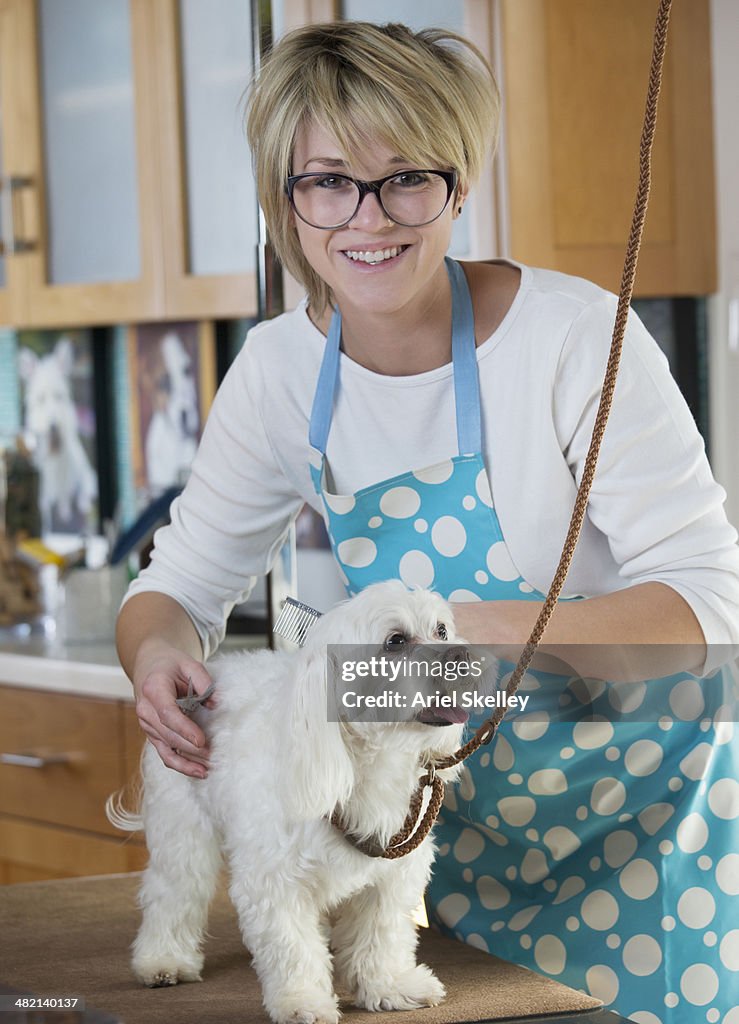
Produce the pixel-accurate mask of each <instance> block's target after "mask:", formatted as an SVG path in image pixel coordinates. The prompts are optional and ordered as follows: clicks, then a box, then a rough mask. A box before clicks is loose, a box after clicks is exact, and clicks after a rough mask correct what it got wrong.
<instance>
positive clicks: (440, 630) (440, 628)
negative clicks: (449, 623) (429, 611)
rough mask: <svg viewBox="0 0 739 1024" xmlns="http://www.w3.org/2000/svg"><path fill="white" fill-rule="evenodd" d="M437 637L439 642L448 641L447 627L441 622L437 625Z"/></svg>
mask: <svg viewBox="0 0 739 1024" xmlns="http://www.w3.org/2000/svg"><path fill="white" fill-rule="evenodd" d="M436 636H437V637H438V639H439V640H446V639H448V637H449V634H448V633H447V631H446V626H445V625H444V623H443V622H439V623H438V624H437V626H436Z"/></svg>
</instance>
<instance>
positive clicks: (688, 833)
mask: <svg viewBox="0 0 739 1024" xmlns="http://www.w3.org/2000/svg"><path fill="white" fill-rule="evenodd" d="M446 265H447V272H448V274H449V278H450V282H451V286H452V360H453V368H454V376H453V380H454V393H455V402H456V425H457V441H458V454H456V455H454V456H451V457H450V458H449V459H447V460H446V461H444V462H442V463H439V464H437V465H433V466H429V467H427V468H424V469H419V470H415V471H413V472H408V473H403V474H400V475H398V476H395V477H392V478H391V479H389V480H384V481H381V482H380V483H377V484H373V485H371V486H368V487H364V488H362V489H361V490H359V491H357V492H356V493H354V494H346V495H344V494H336V493H332V491H331V489H330V487H331V480H332V477H331V473H330V468H329V466H328V463H327V460H326V454H325V453H326V443H327V440H328V434H329V430H330V426H331V417H332V412H333V400H334V395H335V392H336V389H337V387H338V384H339V352H340V341H341V316H340V314H339V312H338V311H337V312H336V313H335V314H334V316H333V319H332V321H331V326H330V330H329V334H328V339H327V343H326V348H325V354H324V358H323V363H322V366H321V370H320V374H319V378H318V384H317V388H316V394H315V398H314V403H313V409H312V415H311V421H310V435H309V436H310V443H311V445H312V447H313V448H314V449H315V451H316V452H317V453H318V454H319V455H320V468H318V467H316V466H311V472H312V476H313V482H314V485H315V487H316V491H317V492H318V493H319V494H320V496H321V498H322V501H323V507H324V513H325V518H326V522H327V527H328V532H329V537H330V540H331V545H332V549H333V552H334V555H335V557H336V560H337V562H338V565H339V567H340V570H341V573H342V575H343V578H344V581H345V584H346V586H347V590H348V592H349V594H353V593H356V592H358V591H359V590H361V589H362V588H363V587H365V586H367V585H368V584H370V583H374V582H378V581H381V580H386V579H401V580H403V581H404V582H405V583H407V584H420V585H423V586H428V587H431V588H432V589H434V590H435V591H437V592H438V593H440V594H441V595H442V596H443V597H445V598H446V599H448V600H451V601H472V600H483V601H496V600H535V601H541V600H543V595H542V594H541V593H539V592H537V591H536V590H535V589H534V588H533V587H532V586H530V585H529V584H528V583H527V582H526V581H525V580H524V579H523V578H522V577H521V575H520V574H519V572H518V570H517V569H516V567H515V566H514V564H513V561H512V559H511V557H510V554H509V552H508V549H507V547H506V543H505V538H504V537H503V534H502V531H501V528H500V523H499V522H498V517H497V515H496V512H495V509H494V507H493V499H492V495H491V489H490V486H489V483H488V475H487V471H486V468H485V464H484V461H483V457H482V440H481V438H482V435H481V418H480V395H479V385H478V376H477V359H476V349H475V338H474V321H473V313H472V304H471V301H470V296H469V291H468V288H467V284H466V279H465V276H464V273H463V272H462V270H461V268H460V267H459V265H458V264H457V263H455V262H454V261H452V260H447V261H446ZM492 457H494V453H492ZM512 668H513V666H512V665H510V664H509V665H505V664H503V665H502V666H501V673H502V679H501V684H503V685H504V683H505V675H506V674H507V673H509V672H510V671H512ZM717 683H718V684H719V685H716V684H717ZM731 684H732V680H731V679H728V680H726V679H724V678H723V676H721V675H720V674H719V678H716V677H714V679H711V680H697V679H695V678H694V677H692V676H690V675H687V674H680V675H676V676H672V677H670V678H668V679H663V680H652V681H650V682H648V683H635V684H619V683H607V682H601V681H598V680H583V679H580V678H577V677H573V678H569V677H566V676H562V675H551V674H549V673H545V672H541V671H529V672H528V673H527V674H526V676H525V677H524V680H523V681H522V685H521V690H520V692H521V693H529V694H530V695H531V697H532V699H531V700H530V701H529V705H528V708H527V709H526V710H525V711H523V712H520V713H518V714H512V713H509V715H507V716H506V718H505V719H504V720H503V722H502V724H501V726H500V728H499V731H498V733H497V735H496V737H495V739H494V740H493V742H492V744H491V745H490V747H482V748H481V749H480V750H479V751H478V752H477V753H476V754H475V755H473V756H472V757H471V758H469V759H468V760H467V762H466V767H465V771H464V775H463V778H462V781H461V783H460V784H459V785H458V786H457V787H455V788H454V789H452V788H451V787H449V788H448V791H447V797H446V800H445V805H444V807H443V809H442V815H441V816H440V818H439V822H438V825H437V827H436V830H435V835H436V841H437V844H438V846H439V856H438V858H437V862H436V866H435V869H434V876H433V879H432V882H431V886H430V890H429V894H428V906H429V917H430V920H431V922H432V924H434V925H435V926H436V927H438V928H440V929H441V930H443V931H445V932H447V933H448V934H451V935H454V936H456V937H457V938H458V939H460V940H462V941H465V942H468V943H470V944H471V945H474V946H476V947H478V948H480V949H483V950H488V951H489V952H491V953H495V954H496V955H498V956H501V957H504V958H506V959H509V960H513V961H516V962H518V963H522V964H524V965H526V966H528V967H531V968H533V969H534V970H538V971H540V972H542V973H544V974H546V975H549V976H550V977H553V978H556V979H558V980H560V981H562V982H564V983H565V984H568V985H570V986H572V987H573V988H577V989H582V990H584V991H587V992H590V993H591V994H593V995H595V996H597V997H599V998H601V999H602V1000H603V1001H604V1003H605V1004H606V1006H612V1007H614V1008H616V1009H618V1010H619V1012H621V1013H622V1014H624V1015H626V1016H629V1017H630V1018H631V1019H632V1020H634V1021H637V1022H639V1024H697V1022H702V1021H704V1020H705V1021H706V1022H708V1024H739V1009H738V1008H737V1004H739V782H738V781H737V776H738V775H739V770H738V769H739V755H738V749H737V745H738V744H739V735H736V736H735V734H734V720H735V719H736V714H735V707H736V698H735V696H734V697H733V700H732V697H731V696H730V697H728V698H727V696H726V694H727V690H728V686H730V685H731ZM652 695H657V698H658V700H659V702H660V705H661V706H660V707H657V706H656V704H655V700H654V699H653V697H652ZM480 721H481V719H478V720H476V721H472V722H471V725H472V726H476V725H478V724H479V722H480Z"/></svg>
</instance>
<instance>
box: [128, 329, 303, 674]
mask: <svg viewBox="0 0 739 1024" xmlns="http://www.w3.org/2000/svg"><path fill="white" fill-rule="evenodd" d="M264 398H265V384H264V383H263V381H262V378H261V375H260V373H259V367H258V365H257V361H256V359H255V358H254V357H253V355H252V354H251V351H250V345H249V339H248V337H247V341H246V343H245V345H244V347H243V348H242V350H241V352H240V353H239V355H238V356H237V358H236V360H235V361H234V363H233V364H232V366H231V367H230V369H229V371H228V373H227V374H226V376H225V378H224V380H223V383H222V384H221V386H220V388H219V389H218V393H217V394H216V397H215V400H214V402H213V405H212V408H211V411H210V414H209V416H208V419H207V422H206V425H205V429H204V431H203V436H202V440H201V442H200V446H199V448H198V452H197V454H196V456H195V459H194V461H193V465H192V470H191V473H190V477H189V479H188V481H187V484H186V486H185V488H184V490H183V492H182V494H181V495H180V496H179V497H178V498H176V499H175V501H174V502H173V503H172V507H171V509H170V519H171V522H170V523H169V524H168V525H167V526H164V527H162V528H161V529H159V530H157V532H156V534H155V535H154V550H153V554H152V559H151V563H150V565H149V566H147V568H146V569H144V570H143V571H142V572H141V573H140V574H139V576H138V578H137V579H136V580H134V581H133V583H132V584H131V587H130V588H129V591H128V594H127V595H126V600H128V599H129V598H130V597H132V596H133V595H134V594H140V593H144V592H145V591H155V592H159V593H164V594H167V595H169V596H170V597H172V598H174V599H175V600H176V601H177V602H178V603H179V604H180V605H182V607H183V608H184V609H185V611H186V612H187V613H188V615H189V616H190V618H191V619H192V621H193V624H194V626H195V628H196V629H197V631H198V634H199V636H200V639H201V641H202V644H203V657H204V659H205V658H208V657H209V656H210V654H212V653H213V651H214V650H215V648H216V647H217V646H218V644H219V643H220V642H221V640H222V639H223V636H224V633H225V623H226V619H227V618H228V615H229V614H230V612H231V609H232V608H233V606H234V604H236V603H239V602H241V601H244V600H246V598H247V597H248V596H249V593H250V592H251V590H252V588H253V586H254V583H255V582H256V577H258V576H260V575H263V574H265V573H267V572H269V570H270V568H271V566H272V563H273V561H274V559H275V557H276V555H277V553H278V552H279V550H280V548H281V546H282V544H283V542H284V540H285V537H286V535H287V532H288V529H289V527H290V524H291V522H292V521H293V519H294V518H295V517H296V516H297V514H298V512H299V510H300V508H301V506H302V504H303V498H302V497H301V496H300V495H299V494H298V493H297V492H296V490H295V487H294V486H293V485H292V484H291V483H290V482H289V481H288V480H287V479H286V477H285V476H284V474H283V472H282V470H281V469H280V467H279V465H278V461H277V459H276V458H275V455H274V452H273V450H272V447H271V445H270V440H269V437H268V434H267V430H266V428H265V424H264V419H263V412H262V402H263V401H264Z"/></svg>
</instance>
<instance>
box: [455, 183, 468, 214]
mask: <svg viewBox="0 0 739 1024" xmlns="http://www.w3.org/2000/svg"><path fill="white" fill-rule="evenodd" d="M466 202H467V193H466V192H462V190H461V189H457V193H456V195H455V196H454V210H453V216H454V219H455V220H456V219H457V217H459V215H460V214H461V213H462V208H463V207H464V204H465V203H466Z"/></svg>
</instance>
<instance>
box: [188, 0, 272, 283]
mask: <svg viewBox="0 0 739 1024" xmlns="http://www.w3.org/2000/svg"><path fill="white" fill-rule="evenodd" d="M179 15H180V47H181V54H182V66H181V75H182V101H183V108H184V117H183V121H184V125H183V129H184V160H185V171H186V207H187V220H188V232H187V234H188V249H189V257H188V271H189V272H190V273H191V274H197V275H204V274H212V275H218V274H239V273H243V272H245V271H246V272H248V271H253V270H254V268H255V265H256V240H257V199H256V190H255V187H254V179H253V176H252V171H251V164H250V159H249V150H248V148H247V145H246V138H245V134H244V128H243V113H244V105H243V95H244V90H245V88H246V86H247V84H248V82H249V78H250V75H251V70H252V42H251V20H250V19H251V13H250V4H248V3H244V0H208V3H203V2H202V0H180V4H179Z"/></svg>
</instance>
